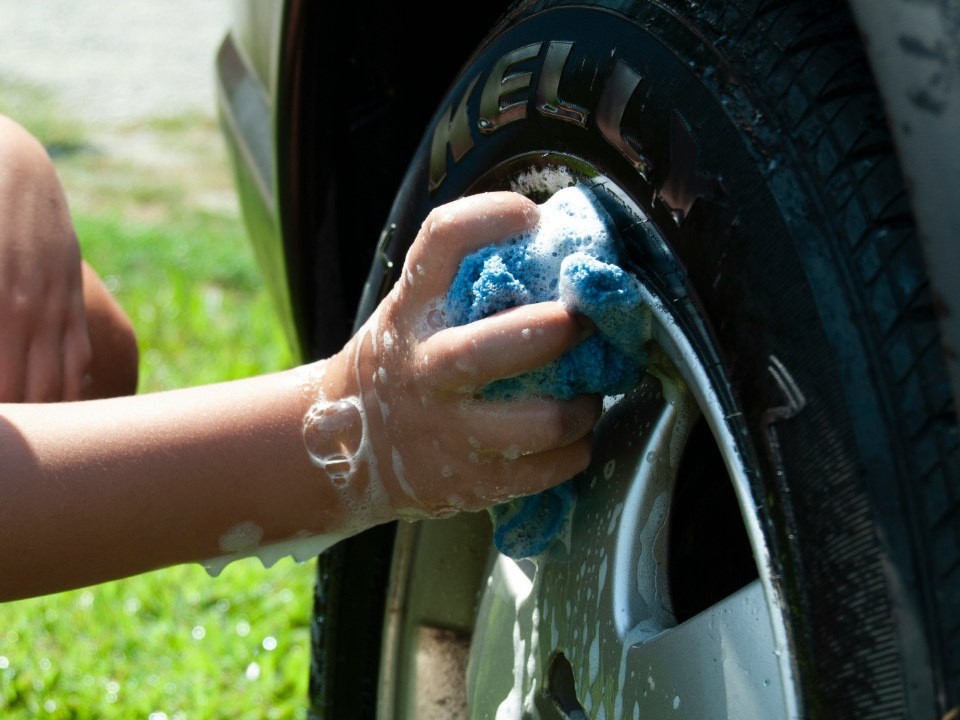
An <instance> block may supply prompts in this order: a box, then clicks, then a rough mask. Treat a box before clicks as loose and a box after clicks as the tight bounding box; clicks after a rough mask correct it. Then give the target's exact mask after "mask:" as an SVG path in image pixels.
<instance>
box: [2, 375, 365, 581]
mask: <svg viewBox="0 0 960 720" xmlns="http://www.w3.org/2000/svg"><path fill="white" fill-rule="evenodd" d="M304 378H305V376H304V373H303V371H289V372H284V373H278V374H273V375H267V376H263V377H258V378H253V379H249V380H242V381H237V382H232V383H224V384H219V385H211V386H207V387H200V388H191V389H188V390H178V391H172V392H167V393H158V394H154V395H144V396H137V397H129V398H117V399H111V400H104V401H92V402H82V403H60V404H54V405H7V406H0V407H2V410H0V456H2V457H3V458H4V474H5V475H7V477H5V478H4V481H3V504H2V506H0V576H2V577H4V579H5V580H4V583H3V589H2V590H0V593H2V595H3V596H4V597H6V598H9V597H12V596H19V595H29V594H37V593H43V592H51V591H55V590H60V589H64V588H66V587H73V586H77V585H82V584H90V583H94V582H99V581H102V580H106V579H110V578H115V577H121V576H126V575H130V574H134V573H137V572H143V571H145V570H149V569H153V568H157V567H162V566H166V565H171V564H175V563H180V562H189V561H198V560H203V559H206V558H212V557H217V556H220V555H224V554H226V551H225V549H224V538H225V537H228V536H229V533H230V531H231V529H233V528H235V527H237V526H238V525H240V524H242V523H247V524H252V525H248V526H250V527H253V526H255V527H256V528H258V529H260V530H261V531H262V538H261V539H260V544H267V543H271V542H278V541H283V540H287V539H290V538H292V537H295V536H297V535H298V534H301V535H302V534H305V533H309V534H312V535H316V534H323V533H338V532H341V531H343V530H344V527H345V525H347V524H349V525H351V526H352V527H356V526H357V524H358V522H362V519H360V520H358V519H357V518H347V517H346V515H345V511H344V508H343V506H342V504H341V497H340V493H339V492H338V491H337V489H336V488H335V487H334V486H333V485H332V484H331V483H330V482H329V479H328V478H327V477H326V474H325V473H324V472H323V471H322V470H320V469H318V468H317V467H315V466H314V465H313V464H312V463H311V461H310V458H309V456H308V454H307V452H306V450H305V447H304V441H303V418H304V414H305V412H306V410H307V408H308V407H309V406H310V405H311V404H312V402H313V401H314V400H315V393H316V387H312V386H311V383H309V382H306V383H305V380H304ZM226 547H227V550H230V549H232V548H233V546H232V545H231V544H230V542H229V540H228V541H227V546H226Z"/></svg>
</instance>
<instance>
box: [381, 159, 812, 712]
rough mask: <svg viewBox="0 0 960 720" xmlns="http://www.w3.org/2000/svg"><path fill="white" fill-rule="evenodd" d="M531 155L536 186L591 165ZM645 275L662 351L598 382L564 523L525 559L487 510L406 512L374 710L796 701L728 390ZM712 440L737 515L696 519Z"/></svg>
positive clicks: (754, 707) (692, 708) (506, 178)
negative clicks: (409, 515) (714, 522)
mask: <svg viewBox="0 0 960 720" xmlns="http://www.w3.org/2000/svg"><path fill="white" fill-rule="evenodd" d="M537 163H538V165H539V167H541V168H543V167H548V166H549V167H550V168H551V170H550V172H549V173H543V172H539V175H538V171H536V169H535V171H534V175H538V176H539V180H538V181H535V182H533V183H531V181H530V176H529V174H528V171H524V173H523V177H524V181H523V185H522V187H523V190H524V191H525V192H527V194H529V195H531V196H532V197H535V198H537V199H542V197H543V196H544V195H549V194H551V192H553V191H555V190H556V189H558V187H559V186H560V185H562V184H566V183H568V182H569V179H570V178H571V177H575V178H576V179H584V178H586V177H592V178H593V179H594V180H596V178H597V176H596V173H594V172H592V171H591V170H590V169H589V168H585V167H584V164H583V163H582V162H579V161H573V162H570V161H569V159H565V158H562V157H559V156H556V155H551V156H550V157H549V158H547V157H545V156H543V155H541V156H540V157H539V159H538V161H537ZM527 165H529V161H528V160H521V159H515V160H514V161H512V162H511V163H510V164H509V165H504V166H500V167H498V168H495V169H494V170H492V171H491V172H490V173H488V174H487V175H486V176H485V177H484V178H483V179H482V180H481V181H480V182H478V183H477V184H476V185H475V186H474V188H472V191H479V190H483V189H491V188H492V187H512V188H513V189H518V184H517V183H516V181H515V179H516V178H517V177H518V174H519V173H518V170H517V168H518V167H526V166H527ZM538 183H539V184H538ZM531 188H532V189H531ZM621 199H622V200H625V201H626V202H628V203H630V209H631V211H632V212H634V213H636V215H637V216H639V217H641V218H644V219H645V216H644V215H643V213H642V211H641V210H640V209H639V208H638V207H637V206H636V205H635V204H633V203H632V202H630V201H629V200H628V199H625V198H622V197H621ZM644 293H645V295H646V297H645V304H646V307H647V316H648V321H647V331H646V332H647V333H648V334H649V337H650V341H651V348H652V353H651V354H652V357H653V361H652V363H651V369H650V372H648V374H647V376H646V378H645V379H644V381H643V382H642V383H641V384H640V385H639V386H638V387H637V388H636V389H635V390H634V391H632V392H631V393H628V394H627V395H626V396H621V397H618V398H607V399H606V400H605V412H604V415H603V417H602V418H601V421H600V423H599V424H598V427H597V430H598V432H597V438H598V441H597V445H596V448H595V451H594V458H593V462H592V464H591V467H590V468H588V470H587V471H585V472H584V473H583V474H581V475H580V476H579V477H578V478H577V479H576V480H575V483H576V484H577V486H578V487H577V497H578V500H577V504H576V507H575V510H574V513H573V517H572V520H571V522H570V525H569V527H568V529H567V533H566V535H565V536H564V537H563V538H561V539H559V540H558V541H556V542H554V543H553V544H552V545H551V547H550V548H548V550H547V551H545V552H544V553H543V554H542V555H540V556H537V557H536V558H533V559H530V560H522V561H519V562H517V561H514V560H511V559H510V558H508V557H506V556H503V555H500V554H499V553H496V552H495V551H490V549H489V548H490V542H489V526H488V525H489V524H488V522H487V518H486V515H485V514H483V513H481V514H479V515H464V516H460V517H458V518H454V519H452V520H447V521H437V522H425V523H418V524H417V525H404V526H402V527H401V528H400V532H399V533H398V538H397V546H396V550H395V561H394V567H393V573H392V577H391V582H390V592H389V599H388V611H387V621H386V632H385V639H384V647H383V656H382V661H381V678H380V681H381V694H380V705H379V717H381V718H393V717H408V716H413V717H419V718H429V717H447V718H449V717H466V716H467V712H468V708H469V715H470V716H471V717H490V718H498V719H499V718H520V717H524V716H525V713H530V714H531V715H532V716H534V717H543V718H564V717H568V718H586V717H590V718H620V717H626V718H630V717H662V716H675V717H769V718H775V717H784V718H791V717H796V716H798V715H799V708H800V702H799V693H798V688H797V682H796V675H795V658H794V656H793V653H792V652H791V651H790V645H789V642H788V633H787V624H786V620H785V610H784V606H783V600H782V597H781V595H780V593H779V592H778V589H777V587H776V583H775V577H776V575H775V571H774V569H773V567H772V565H771V562H770V557H769V553H768V550H767V544H766V541H765V538H764V534H763V532H762V529H761V522H760V519H759V516H758V514H757V510H756V505H755V501H754V498H753V494H752V492H751V489H750V485H749V482H748V477H749V472H748V468H747V467H746V465H745V462H744V460H743V457H742V456H741V453H740V452H739V450H738V446H737V443H736V441H735V439H734V436H733V433H732V431H731V429H730V427H729V424H728V419H729V418H728V415H729V408H728V409H724V406H723V405H722V403H721V402H720V400H719V398H718V396H717V393H716V392H715V390H714V388H713V385H712V383H711V381H710V375H709V373H708V371H707V368H706V367H705V366H704V364H703V362H702V361H701V359H700V357H699V356H698V354H697V353H696V352H695V351H694V345H693V344H692V343H691V342H690V339H689V338H688V337H686V336H685V334H684V332H683V331H682V330H681V326H680V324H678V322H677V318H676V317H675V316H674V314H673V313H672V312H671V309H670V307H669V306H668V305H667V304H665V303H664V302H663V301H662V300H661V299H660V298H659V297H658V296H657V294H656V293H655V292H654V291H652V290H651V289H649V288H648V287H646V286H645V287H644ZM705 438H706V440H705ZM709 453H713V454H714V455H715V461H714V462H713V463H712V465H711V464H710V463H707V466H708V467H709V468H712V469H713V470H714V471H716V469H717V468H718V467H719V468H720V470H721V472H722V475H723V477H722V478H720V480H722V483H723V487H725V488H726V489H727V492H729V494H730V498H731V499H732V502H734V504H735V507H736V510H735V511H734V513H733V514H734V515H736V516H737V517H736V522H734V523H733V524H732V525H731V524H730V518H729V517H728V518H727V520H728V522H727V524H726V525H724V524H722V523H721V525H720V526H719V529H718V528H717V527H716V526H711V528H709V529H707V530H697V529H696V528H695V527H693V523H691V522H690V517H689V513H688V510H685V509H684V507H685V505H684V503H683V502H682V498H683V494H682V493H681V489H685V492H686V493H687V495H688V496H689V495H690V493H691V492H695V491H698V490H700V489H702V488H703V487H706V486H705V485H704V476H705V475H709V474H710V473H709V472H707V473H705V472H704V469H703V466H702V465H703V464H702V463H700V464H699V465H698V464H697V460H702V456H704V455H707V454H709ZM691 458H693V459H694V460H691ZM691 467H693V468H694V469H691ZM697 468H699V469H697ZM691 477H692V478H694V479H693V480H691ZM714 480H716V473H714ZM711 510H713V508H711ZM717 511H718V513H719V509H718V510H717ZM727 514H728V515H729V514H730V513H729V512H728V513H727ZM711 532H718V536H717V537H716V538H712V537H709V536H706V537H704V536H705V535H709V533H711ZM697 535H700V546H699V547H700V548H704V547H706V545H705V543H710V542H713V545H714V548H713V552H714V553H716V555H715V556H716V557H721V558H723V556H724V555H725V554H726V551H727V550H729V554H730V555H735V556H737V557H735V558H733V559H734V560H736V559H737V558H739V559H741V560H742V555H743V554H744V552H746V553H748V554H749V555H750V557H749V558H748V561H749V562H748V564H749V565H750V568H751V575H750V576H749V577H745V576H744V575H743V567H742V563H740V564H739V565H738V564H737V563H736V562H734V563H732V564H731V565H730V567H732V568H734V572H732V573H726V572H716V571H715V572H713V573H712V575H714V576H716V577H715V578H714V581H711V582H706V583H703V582H701V581H700V580H701V578H703V577H706V576H708V575H711V572H710V568H708V567H705V566H703V564H702V562H701V564H700V565H698V564H697V563H696V562H694V563H693V564H692V566H691V564H690V562H688V560H689V557H687V556H685V555H684V554H683V552H681V551H679V550H678V546H679V545H682V544H683V542H684V539H685V538H687V537H688V536H694V537H696V536H697ZM737 539H741V540H742V542H741V543H738V542H737ZM718 548H719V550H717V549H718ZM744 548H746V551H745V550H744ZM723 562H726V558H724V559H723ZM723 567H726V566H723ZM731 575H733V576H735V577H734V578H733V580H730V577H729V576H731ZM679 588H684V590H683V591H680V590H679ZM478 597H479V598H480V600H479V606H476V603H475V599H476V598H478ZM475 608H476V611H475V612H474V609H475ZM464 670H466V679H465V681H464V679H463V677H464Z"/></svg>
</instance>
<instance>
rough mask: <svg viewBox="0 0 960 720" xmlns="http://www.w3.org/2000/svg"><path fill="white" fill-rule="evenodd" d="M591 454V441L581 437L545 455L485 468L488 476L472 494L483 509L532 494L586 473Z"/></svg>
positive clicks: (505, 461) (544, 453)
mask: <svg viewBox="0 0 960 720" xmlns="http://www.w3.org/2000/svg"><path fill="white" fill-rule="evenodd" d="M590 454H591V440H590V438H583V439H581V440H577V441H575V442H572V443H570V444H569V445H565V446H563V447H560V448H555V449H553V450H548V451H547V452H542V453H537V454H536V455H530V456H528V457H522V458H519V459H517V460H502V461H498V462H497V463H495V464H491V465H492V467H491V465H485V466H484V468H485V469H487V470H488V471H489V473H488V477H487V479H485V480H484V482H483V483H482V484H480V485H478V486H477V487H476V488H475V491H474V494H475V495H476V497H477V498H478V499H479V501H480V505H481V506H483V507H487V506H490V505H493V504H497V503H502V502H507V501H508V500H513V499H515V498H518V497H525V496H527V495H535V494H536V493H539V492H543V491H544V490H547V489H549V488H552V487H554V486H556V485H559V484H560V483H562V482H566V481H567V480H569V479H570V478H572V477H574V476H575V475H577V474H578V473H581V472H583V471H584V470H586V469H587V467H588V466H589V465H590Z"/></svg>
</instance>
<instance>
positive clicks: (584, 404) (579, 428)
mask: <svg viewBox="0 0 960 720" xmlns="http://www.w3.org/2000/svg"><path fill="white" fill-rule="evenodd" d="M601 407H602V400H601V398H600V397H599V396H596V395H582V396H580V397H577V398H574V399H572V400H548V399H533V400H524V401H518V402H504V403H497V402H478V403H472V404H470V405H468V406H466V407H465V408H464V409H463V411H462V414H461V417H460V418H459V423H458V424H459V425H460V427H461V428H462V432H463V434H464V436H465V437H466V438H467V442H468V444H469V446H470V448H471V449H472V451H473V452H475V453H476V454H477V456H478V457H484V456H489V455H494V456H496V457H505V458H507V459H516V458H518V457H521V456H525V455H532V454H535V453H539V452H545V451H547V450H551V449H553V448H558V447H564V446H566V445H569V444H570V443H572V442H574V441H576V440H579V439H580V438H583V437H585V436H586V435H587V434H588V433H590V431H591V430H592V429H593V426H594V425H595V424H596V422H597V420H598V419H599V417H600V411H601Z"/></svg>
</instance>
